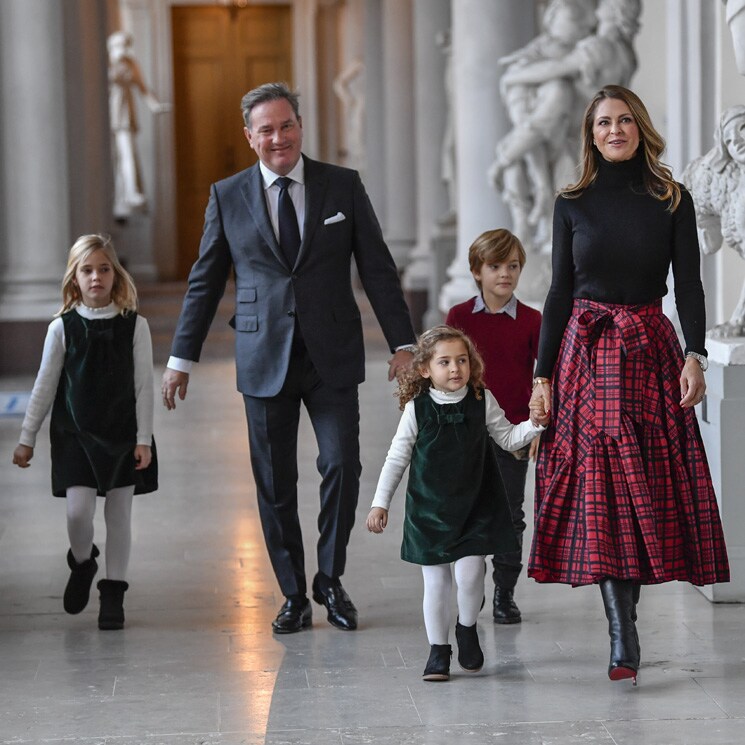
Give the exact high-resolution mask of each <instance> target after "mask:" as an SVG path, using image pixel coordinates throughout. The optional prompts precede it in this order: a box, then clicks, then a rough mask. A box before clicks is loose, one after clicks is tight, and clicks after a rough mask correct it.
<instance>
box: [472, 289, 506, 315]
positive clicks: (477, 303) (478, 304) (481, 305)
mask: <svg viewBox="0 0 745 745" xmlns="http://www.w3.org/2000/svg"><path fill="white" fill-rule="evenodd" d="M471 313H491V315H494V316H495V315H497V313H506V314H507V315H508V316H509V317H510V318H512V319H516V318H517V298H516V297H515V296H514V295H513V296H512V297H511V298H510V299H509V300H508V301H507V302H506V303H505V304H504V305H503V306H502V307H501V308H500V309H499V310H496V311H494V312H492V311H490V310H489V308H488V306H487V305H486V303H485V302H484V298H483V296H482V295H481V294H478V295H476V299H475V300H474V302H473V310H472V311H471Z"/></svg>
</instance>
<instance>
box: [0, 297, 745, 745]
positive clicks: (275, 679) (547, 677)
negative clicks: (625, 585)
mask: <svg viewBox="0 0 745 745" xmlns="http://www.w3.org/2000/svg"><path fill="white" fill-rule="evenodd" d="M182 292H183V287H181V286H164V287H161V288H151V291H150V292H149V293H147V292H145V293H143V295H144V298H143V314H144V315H145V316H147V317H149V320H150V322H151V327H152V329H153V336H154V340H155V349H156V381H157V380H159V378H160V374H161V373H162V369H163V363H164V361H165V359H166V356H167V345H168V341H169V338H170V333H171V332H172V328H173V321H174V319H175V314H176V313H177V312H178V307H179V304H180V299H181V293H182ZM156 300H157V302H156ZM223 309H226V310H225V312H222V311H221V313H220V316H219V319H218V321H216V325H215V328H214V329H213V335H212V337H211V339H210V344H209V346H208V349H207V353H206V355H205V360H204V361H203V362H202V363H200V365H199V366H198V368H197V370H196V372H195V373H194V374H193V375H192V379H191V383H190V387H189V393H188V398H187V400H186V401H185V402H179V403H178V408H177V409H176V411H174V412H170V413H168V412H166V411H165V409H163V408H160V407H159V408H156V418H155V436H156V439H157V442H158V448H159V455H160V490H159V491H158V492H156V493H155V494H151V495H145V496H141V497H137V498H136V500H135V507H134V531H133V553H132V561H131V569H130V577H129V582H130V590H129V592H128V593H127V595H126V598H125V610H126V617H127V622H126V627H125V629H124V630H123V631H120V632H112V631H108V632H102V631H99V630H98V629H97V625H96V617H97V611H98V607H97V606H98V602H97V593H94V594H93V595H92V600H91V603H90V604H89V606H88V608H87V609H86V610H85V611H84V612H83V613H82V614H80V615H78V616H68V615H66V614H65V613H64V612H63V611H62V592H63V589H64V586H65V582H66V580H67V567H66V563H65V553H66V551H67V542H66V536H65V517H64V503H63V502H62V500H55V499H53V498H52V497H51V496H50V495H49V456H48V436H47V432H48V426H47V425H45V427H44V429H43V430H42V432H41V433H40V435H39V446H38V447H37V452H36V455H35V458H34V460H33V462H32V466H31V468H29V469H27V470H26V471H22V470H20V469H18V468H16V467H14V466H12V465H11V463H10V461H11V457H12V451H13V448H14V447H15V444H16V442H17V437H18V433H19V430H20V424H21V422H20V419H19V418H14V417H4V418H3V417H0V441H1V442H2V459H1V460H0V474H2V499H0V566H1V567H2V571H1V572H0V743H1V744H2V745H9V744H10V743H12V744H13V745H18V744H20V743H35V744H36V743H39V744H40V743H45V744H46V743H54V744H55V745H56V744H57V743H59V744H60V745H62V743H64V744H65V745H70V744H74V745H104V744H105V745H362V744H363V743H375V744H376V745H453V744H454V743H457V744H458V745H486V744H487V743H488V744H490V745H491V744H494V745H575V744H576V745H579V744H580V743H581V744H582V745H642V744H643V745H704V743H706V745H736V744H737V745H739V744H741V743H743V742H745V644H744V640H745V606H741V605H717V606H714V605H711V604H710V603H709V602H708V601H707V600H706V599H705V598H704V597H703V596H702V595H701V594H700V593H699V592H698V591H697V590H695V589H694V588H692V587H690V586H687V585H677V584H670V585H665V586H660V587H653V588H650V589H645V590H644V591H643V592H642V598H641V604H640V609H639V616H640V618H639V627H640V633H641V644H642V668H641V670H640V675H639V685H638V687H637V688H633V687H632V686H631V685H630V684H629V683H628V682H625V683H615V684H613V683H610V682H609V681H608V679H607V676H606V666H607V662H608V637H607V631H606V628H607V627H606V621H605V617H604V614H603V609H602V604H601V601H600V593H599V592H598V591H597V589H596V588H594V587H590V588H581V589H571V588H567V587H563V586H539V585H537V584H536V583H534V582H533V581H532V580H528V579H525V578H522V579H521V581H520V583H519V584H518V592H517V598H516V599H517V601H518V603H519V605H520V607H521V609H522V612H523V623H522V624H519V625H515V626H497V625H494V624H493V623H492V620H491V614H490V608H489V605H488V604H487V607H486V608H485V609H484V610H483V611H482V614H481V618H480V623H479V626H480V632H481V636H482V643H483V645H484V650H485V654H486V659H487V662H486V665H485V667H484V669H483V670H482V671H481V672H480V673H478V674H466V673H464V672H462V671H460V670H459V669H458V667H457V663H456V662H454V663H453V668H452V670H453V674H452V677H451V680H450V682H449V683H444V684H443V683H424V682H422V680H421V672H422V669H423V667H424V663H425V660H426V657H427V653H428V646H427V641H426V637H425V634H424V629H423V624H422V619H421V608H420V605H421V575H420V572H419V569H418V567H416V566H413V565H409V564H405V563H404V562H402V561H401V560H400V559H399V557H398V552H399V545H400V539H401V518H402V507H403V490H402V489H401V490H399V493H398V494H397V498H396V500H394V504H393V507H392V512H391V522H390V527H389V529H388V530H387V531H386V533H384V534H383V535H382V536H376V535H372V534H369V533H367V531H366V530H365V529H364V524H363V523H364V518H365V516H366V514H367V511H368V507H369V503H370V501H371V499H372V494H373V491H374V488H375V484H376V481H377V474H378V470H379V468H380V465H381V464H382V462H383V459H384V457H385V453H386V452H387V449H388V445H389V443H390V439H391V437H392V435H393V432H394V430H395V427H396V423H397V421H398V416H399V412H398V410H397V405H396V401H395V399H394V398H393V395H392V394H393V386H392V385H391V384H389V383H388V382H387V380H386V372H387V366H386V355H387V350H386V349H385V345H384V343H383V341H382V338H381V336H380V332H379V330H378V328H377V326H376V325H375V322H374V320H372V319H371V318H370V317H369V314H368V313H365V318H366V328H367V330H368V347H367V348H368V366H367V367H368V372H367V377H368V380H367V382H366V383H365V384H364V385H363V386H362V388H361V410H362V425H361V429H362V431H361V442H362V460H363V476H362V479H363V480H362V490H361V496H360V504H359V507H358V511H357V525H356V527H355V530H354V533H353V535H352V542H351V548H350V559H349V566H348V570H347V573H346V575H345V577H344V583H345V587H346V588H347V589H348V591H349V593H350V595H351V597H352V599H353V600H354V601H355V603H356V605H357V607H358V609H359V613H360V629H359V630H358V631H357V632H342V631H338V630H336V629H334V628H333V627H331V626H330V625H329V624H328V623H327V622H326V620H325V613H324V612H322V611H323V609H322V608H319V606H317V605H314V608H313V611H314V617H313V628H312V629H311V630H309V631H305V632H302V633H299V634H294V635H288V636H284V637H273V636H272V634H271V628H270V623H271V620H272V618H273V617H274V615H275V613H276V611H277V609H278V608H279V606H280V604H281V602H282V598H281V596H280V595H279V593H278V589H277V586H276V583H275V580H274V577H273V575H272V572H271V568H270V566H269V561H268V558H267V555H266V551H265V549H264V545H263V540H262V536H261V532H260V527H259V520H258V514H257V508H256V504H255V494H254V487H253V483H252V479H251V475H250V467H249V462H248V446H247V437H246V424H245V419H244V414H243V405H242V400H241V397H240V396H239V394H238V393H237V392H236V391H235V383H234V367H233V361H232V358H231V356H230V354H231V344H232V341H231V335H232V332H230V331H229V329H227V327H226V326H225V325H224V323H225V320H226V317H229V299H226V301H225V302H224V305H223ZM151 312H152V313H154V314H155V315H150V313H151ZM40 351H41V350H39V352H40ZM32 382H33V381H32V379H31V378H28V377H23V378H13V379H10V378H5V379H0V390H2V391H21V390H27V389H29V388H30V386H31V384H32ZM47 424H48V423H47ZM315 457H316V449H315V442H314V439H313V435H312V432H311V430H310V427H309V424H308V421H307V419H305V418H304V419H303V421H302V425H301V451H300V458H299V460H300V471H301V479H300V502H301V505H302V512H301V517H302V521H303V527H304V531H305V540H306V561H307V567H308V568H307V571H308V575H309V576H312V574H313V573H314V572H315V556H314V537H315V534H316V527H315V518H316V514H317V505H318V498H317V483H318V478H317V474H316V471H315ZM531 483H532V481H531ZM531 502H532V489H531V490H530V491H529V493H528V498H527V503H528V505H530V504H531ZM98 513H99V514H97V516H96V542H97V544H98V545H99V547H101V545H102V544H103V543H104V542H105V531H104V528H103V508H102V503H101V502H100V501H99V510H98ZM100 571H101V570H99V572H100ZM99 576H102V575H101V574H99ZM491 589H492V586H491V581H490V580H489V581H488V584H487V596H489V595H490V593H491Z"/></svg>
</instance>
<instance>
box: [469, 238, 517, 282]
mask: <svg viewBox="0 0 745 745" xmlns="http://www.w3.org/2000/svg"><path fill="white" fill-rule="evenodd" d="M513 250H517V260H518V261H519V262H520V269H522V268H523V267H524V266H525V262H526V260H527V257H526V255H525V249H524V248H523V244H522V243H520V239H519V238H518V237H517V236H516V235H515V234H514V233H511V232H510V231H509V230H505V229H504V228H497V229H496V230H487V231H486V232H485V233H482V234H481V235H480V236H479V237H478V238H477V239H476V240H475V241H474V242H473V243H472V244H471V247H470V248H469V249H468V265H469V266H470V268H471V273H472V274H473V273H474V272H477V271H479V269H481V267H482V266H483V265H484V264H496V263H499V262H502V261H506V260H507V258H508V257H509V255H510V254H511V253H512V251H513ZM476 284H478V286H479V287H481V283H480V282H477V283H476Z"/></svg>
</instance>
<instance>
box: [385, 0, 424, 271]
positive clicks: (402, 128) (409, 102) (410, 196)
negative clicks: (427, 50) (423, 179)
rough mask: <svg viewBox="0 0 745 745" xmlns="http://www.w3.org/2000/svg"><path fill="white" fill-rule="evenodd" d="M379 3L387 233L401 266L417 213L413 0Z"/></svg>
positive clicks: (405, 257) (406, 256)
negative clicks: (381, 32)
mask: <svg viewBox="0 0 745 745" xmlns="http://www.w3.org/2000/svg"><path fill="white" fill-rule="evenodd" d="M382 2H383V17H382V19H383V83H384V87H383V92H384V96H385V101H384V111H383V118H384V127H385V138H386V148H385V153H384V158H385V201H386V225H385V235H386V242H387V243H388V248H390V250H391V254H392V255H393V259H394V260H395V262H396V264H397V265H398V266H400V267H403V266H404V265H405V263H406V261H407V259H408V256H409V253H410V251H411V249H412V248H413V246H414V236H415V215H416V180H415V168H416V157H415V149H414V96H413V95H412V91H413V90H414V66H413V62H414V60H413V54H412V39H413V33H412V32H413V28H412V20H413V19H412V0H382Z"/></svg>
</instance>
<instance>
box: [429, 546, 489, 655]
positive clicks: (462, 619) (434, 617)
mask: <svg viewBox="0 0 745 745" xmlns="http://www.w3.org/2000/svg"><path fill="white" fill-rule="evenodd" d="M485 558H486V557H484V556H464V557H463V558H462V559H458V560H457V561H455V562H453V563H452V564H435V565H433V566H423V567H422V577H423V578H424V602H423V603H422V606H423V610H424V628H425V629H426V630H427V639H429V643H430V644H447V643H448V633H449V631H450V624H451V614H450V603H451V598H452V592H453V573H454V574H455V584H456V586H457V594H456V600H457V603H458V621H459V623H460V624H461V625H462V626H473V625H474V624H475V623H476V619H477V618H478V615H479V611H480V610H481V603H482V601H483V599H484V568H485V564H484V559H485ZM451 567H452V570H451Z"/></svg>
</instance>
